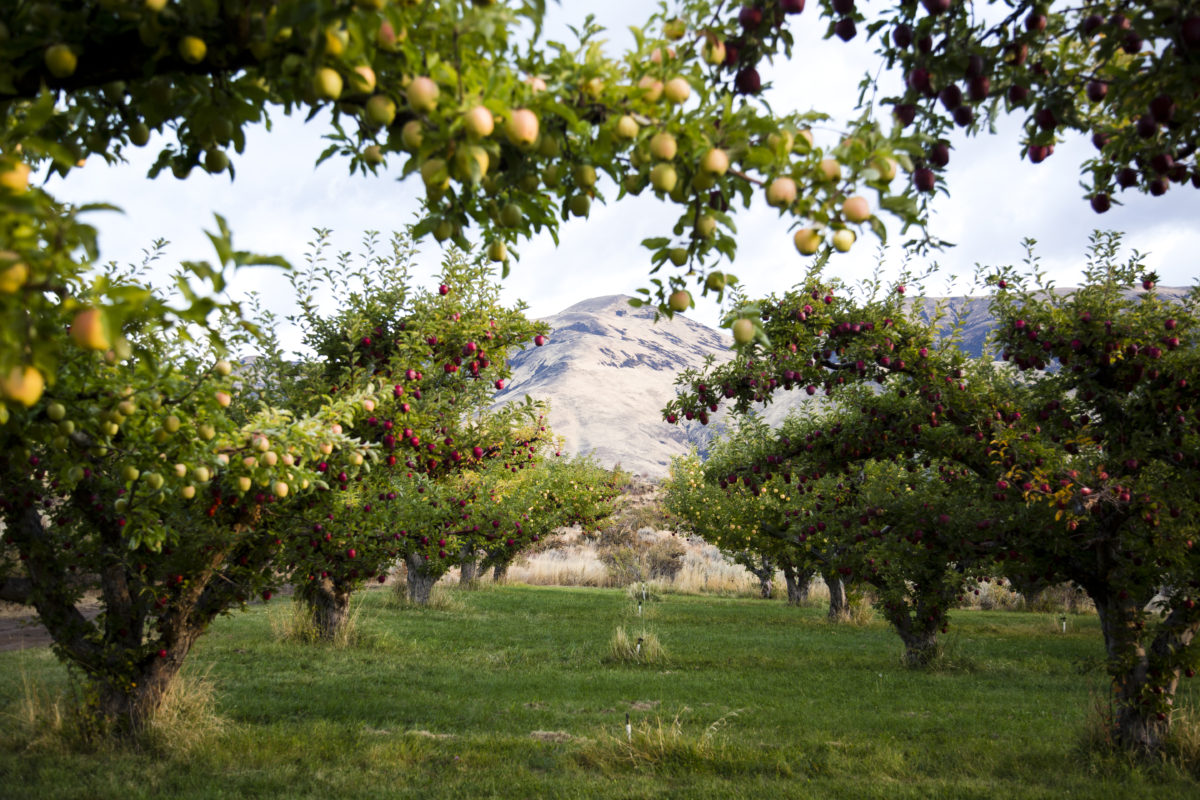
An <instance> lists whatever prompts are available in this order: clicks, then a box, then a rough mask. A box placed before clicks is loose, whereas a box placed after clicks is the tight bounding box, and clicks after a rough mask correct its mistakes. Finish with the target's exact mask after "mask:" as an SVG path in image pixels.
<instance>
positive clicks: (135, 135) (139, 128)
mask: <svg viewBox="0 0 1200 800" xmlns="http://www.w3.org/2000/svg"><path fill="white" fill-rule="evenodd" d="M128 135H129V143H130V144H131V145H133V146H134V147H145V146H146V143H147V142H149V141H150V127H149V126H148V125H146V123H144V122H135V123H134V124H132V125H130V126H129V132H128Z"/></svg>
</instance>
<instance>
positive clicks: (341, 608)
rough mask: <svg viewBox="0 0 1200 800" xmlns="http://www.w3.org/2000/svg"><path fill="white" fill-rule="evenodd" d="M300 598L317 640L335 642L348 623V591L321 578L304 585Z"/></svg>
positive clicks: (327, 579)
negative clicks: (302, 600)
mask: <svg viewBox="0 0 1200 800" xmlns="http://www.w3.org/2000/svg"><path fill="white" fill-rule="evenodd" d="M301 596H302V597H303V599H304V604H305V607H306V609H307V611H308V616H309V619H310V620H312V624H313V627H314V628H315V629H316V631H317V638H318V639H320V640H321V641H323V642H332V641H334V640H336V639H337V637H338V635H339V634H341V633H342V632H343V631H344V630H345V629H346V625H347V624H348V622H349V621H350V591H349V590H348V589H346V588H345V587H343V586H341V585H340V584H338V583H336V582H334V581H332V580H330V579H329V578H322V579H321V580H319V581H311V582H309V583H308V584H306V585H305V587H304V589H303V591H302V593H301Z"/></svg>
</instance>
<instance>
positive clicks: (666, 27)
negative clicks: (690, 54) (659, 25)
mask: <svg viewBox="0 0 1200 800" xmlns="http://www.w3.org/2000/svg"><path fill="white" fill-rule="evenodd" d="M685 33H687V23H686V22H684V21H683V20H682V19H680V18H679V17H675V18H674V19H671V20H667V21H666V22H664V23H663V36H665V37H667V38H668V39H670V40H671V41H673V42H677V41H679V40H680V39H682V38H683V36H684V34H685Z"/></svg>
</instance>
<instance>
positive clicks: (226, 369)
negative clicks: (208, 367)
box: [213, 359, 233, 378]
mask: <svg viewBox="0 0 1200 800" xmlns="http://www.w3.org/2000/svg"><path fill="white" fill-rule="evenodd" d="M213 372H215V373H217V374H218V375H220V376H221V377H222V378H228V377H229V376H230V375H231V374H233V365H232V364H230V363H229V362H228V361H226V360H225V359H221V360H220V361H218V362H217V363H215V364H213Z"/></svg>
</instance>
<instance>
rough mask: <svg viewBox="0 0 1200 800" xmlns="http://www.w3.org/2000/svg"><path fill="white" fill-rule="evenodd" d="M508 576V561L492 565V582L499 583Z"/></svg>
mask: <svg viewBox="0 0 1200 800" xmlns="http://www.w3.org/2000/svg"><path fill="white" fill-rule="evenodd" d="M507 576H508V562H507V561H501V562H499V563H497V564H496V566H494V567H492V583H500V582H501V581H503V580H504V579H505V578H506V577H507Z"/></svg>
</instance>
